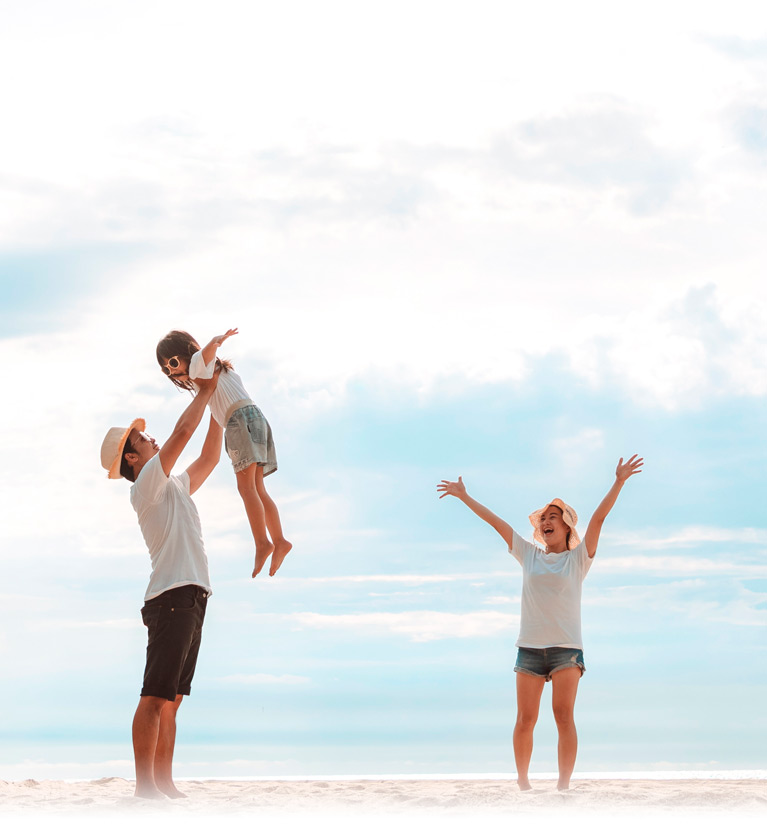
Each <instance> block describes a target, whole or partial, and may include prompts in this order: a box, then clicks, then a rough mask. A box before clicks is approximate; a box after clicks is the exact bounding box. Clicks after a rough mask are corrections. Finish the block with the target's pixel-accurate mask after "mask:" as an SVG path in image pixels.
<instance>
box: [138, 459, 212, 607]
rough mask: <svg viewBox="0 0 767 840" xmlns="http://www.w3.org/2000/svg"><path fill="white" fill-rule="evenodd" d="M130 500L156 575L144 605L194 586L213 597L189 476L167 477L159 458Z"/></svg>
mask: <svg viewBox="0 0 767 840" xmlns="http://www.w3.org/2000/svg"><path fill="white" fill-rule="evenodd" d="M130 500H131V504H132V505H133V507H134V509H135V511H136V513H137V514H138V523H139V525H140V526H141V533H142V534H143V535H144V541H145V542H146V546H147V548H148V549H149V556H150V558H151V560H152V573H151V575H150V577H149V586H148V587H147V590H146V594H145V595H144V600H145V601H148V600H149V599H150V598H156V597H157V596H158V595H160V594H161V593H163V592H165V591H166V590H168V589H175V588H176V587H178V586H187V585H188V584H195V585H197V586H201V587H202V588H203V589H206V590H207V592H208V594H209V595H210V594H211V593H212V591H213V590H212V589H211V587H210V576H209V575H208V558H207V557H206V555H205V546H204V545H203V542H202V528H201V527H200V516H199V514H198V513H197V508H196V507H195V504H194V502H193V501H192V497H191V496H190V495H189V473H187V472H183V473H181V475H171V476H170V477H168V476H166V475H165V473H164V472H163V469H162V464H161V463H160V456H159V454H157V455H155V456H154V457H153V458H151V459H150V460H149V461H147V463H146V464H144V467H143V468H142V470H141V472H140V473H139V474H138V478H137V479H136V480H135V482H134V483H133V485H132V486H131V489H130Z"/></svg>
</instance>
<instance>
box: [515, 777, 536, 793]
mask: <svg viewBox="0 0 767 840" xmlns="http://www.w3.org/2000/svg"><path fill="white" fill-rule="evenodd" d="M517 784H518V785H519V789H520V790H521V791H522V793H528V792H529V791H531V790H532V789H533V786H532V785H531V784H530V782H528V780H527V779H525V780H524V781H523V780H522V779H518V780H517Z"/></svg>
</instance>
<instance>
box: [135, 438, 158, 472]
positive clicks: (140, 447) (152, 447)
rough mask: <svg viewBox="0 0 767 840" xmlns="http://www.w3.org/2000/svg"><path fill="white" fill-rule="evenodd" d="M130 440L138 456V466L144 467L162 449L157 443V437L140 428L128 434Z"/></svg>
mask: <svg viewBox="0 0 767 840" xmlns="http://www.w3.org/2000/svg"><path fill="white" fill-rule="evenodd" d="M128 440H129V441H130V444H131V446H132V447H133V451H134V452H135V453H136V455H137V456H138V457H137V460H136V466H139V467H143V466H144V464H146V462H147V461H148V460H149V459H150V458H153V457H154V455H155V454H156V453H157V452H159V451H160V447H159V446H158V445H157V442H156V441H155V439H154V438H153V437H152V436H151V435H148V434H147V433H146V432H140V431H139V430H138V429H133V431H132V432H131V433H130V435H129V436H128Z"/></svg>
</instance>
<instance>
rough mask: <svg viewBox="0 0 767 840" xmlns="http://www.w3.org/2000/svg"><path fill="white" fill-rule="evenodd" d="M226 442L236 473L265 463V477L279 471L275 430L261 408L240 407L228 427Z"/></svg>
mask: <svg viewBox="0 0 767 840" xmlns="http://www.w3.org/2000/svg"><path fill="white" fill-rule="evenodd" d="M224 440H225V445H226V451H227V452H228V453H229V457H230V458H231V459H232V466H233V467H234V471H235V472H236V473H238V472H242V470H244V469H245V468H246V467H249V466H250V465H251V464H261V465H262V466H263V468H264V475H269V474H270V473H273V472H274V471H275V470H276V469H277V454H276V453H275V451H274V440H273V439H272V430H271V428H270V426H269V423H268V422H267V420H266V417H264V415H263V414H262V413H261V411H260V409H259V408H258V406H255V405H246V406H244V407H243V408H238V409H237V411H235V412H234V414H232V416H231V417H230V418H229V422H228V423H227V424H226V437H225V439H224Z"/></svg>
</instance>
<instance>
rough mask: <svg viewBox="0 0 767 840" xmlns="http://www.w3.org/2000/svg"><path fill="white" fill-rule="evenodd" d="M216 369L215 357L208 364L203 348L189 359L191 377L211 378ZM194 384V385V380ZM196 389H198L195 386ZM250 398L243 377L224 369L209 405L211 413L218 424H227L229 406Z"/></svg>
mask: <svg viewBox="0 0 767 840" xmlns="http://www.w3.org/2000/svg"><path fill="white" fill-rule="evenodd" d="M215 370H216V359H215V357H214V358H212V359H211V360H210V364H209V365H207V366H206V365H205V362H204V361H203V358H202V350H198V351H197V352H196V353H195V354H194V356H192V358H191V359H190V360H189V378H190V379H210V378H211V377H212V376H213V374H214V372H215ZM192 385H194V382H193V383H192ZM195 390H197V389H196V388H195ZM249 399H250V394H248V392H247V391H246V390H245V386H244V385H243V384H242V379H240V377H239V376H238V375H237V374H236V373H235V372H234V371H233V370H222V371H221V375H220V376H219V377H218V382H217V383H216V390H215V391H214V392H213V396H212V397H211V398H210V402H209V403H208V405H209V406H210V413H211V414H212V415H213V416H214V417H215V419H216V422H217V423H218V425H219V426H225V425H226V415H227V413H228V411H229V406H231V405H234V403H236V402H240V400H249Z"/></svg>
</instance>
